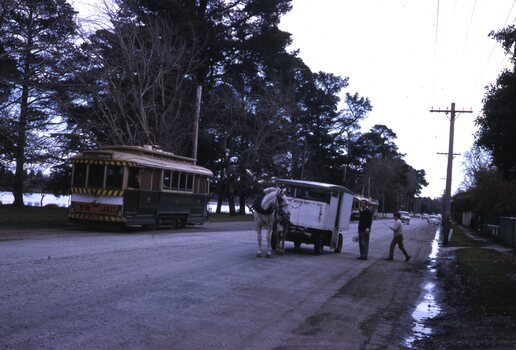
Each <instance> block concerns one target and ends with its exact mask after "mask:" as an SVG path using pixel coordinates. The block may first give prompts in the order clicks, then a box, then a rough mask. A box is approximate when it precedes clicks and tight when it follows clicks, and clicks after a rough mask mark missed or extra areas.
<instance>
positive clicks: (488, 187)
mask: <svg viewBox="0 0 516 350" xmlns="http://www.w3.org/2000/svg"><path fill="white" fill-rule="evenodd" d="M490 36H491V37H492V38H493V39H495V40H496V41H498V42H499V43H501V44H502V46H503V47H504V49H505V51H506V54H507V55H509V57H510V59H511V62H512V64H513V66H512V69H504V70H503V71H502V72H501V73H500V75H499V76H498V78H497V80H496V82H494V83H493V84H491V85H489V86H488V87H486V93H485V95H484V99H483V108H482V113H481V114H480V115H479V116H478V117H477V119H476V124H477V126H478V131H477V134H476V142H475V146H474V147H473V148H472V150H471V151H470V152H469V153H468V154H467V157H466V164H465V165H466V170H467V177H466V181H465V182H464V184H463V189H462V191H461V192H459V193H458V194H457V195H456V196H455V200H454V208H455V211H456V212H457V213H460V212H468V211H470V212H474V213H476V214H477V215H479V217H480V220H479V221H480V222H483V223H491V224H498V219H499V217H500V216H515V215H516V200H515V198H516V155H515V150H516V137H515V136H514V135H516V47H515V44H516V27H515V26H514V25H510V26H508V27H506V28H504V29H502V30H500V31H498V32H494V31H493V32H491V33H490ZM477 223H478V222H475V224H477Z"/></svg>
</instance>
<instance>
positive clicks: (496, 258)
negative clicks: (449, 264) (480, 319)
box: [456, 248, 516, 317]
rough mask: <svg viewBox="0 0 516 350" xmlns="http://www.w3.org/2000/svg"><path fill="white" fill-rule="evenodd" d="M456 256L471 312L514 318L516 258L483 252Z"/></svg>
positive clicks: (462, 252)
mask: <svg viewBox="0 0 516 350" xmlns="http://www.w3.org/2000/svg"><path fill="white" fill-rule="evenodd" d="M456 253H457V263H458V268H459V273H460V275H461V279H462V283H463V284H464V286H465V287H466V288H467V290H468V292H469V298H470V302H469V304H470V305H471V306H472V307H473V308H474V310H475V311H477V312H479V313H482V314H485V313H487V314H497V315H505V316H511V317H516V303H515V296H516V258H515V257H514V256H511V255H507V254H504V253H500V252H497V251H495V250H492V249H484V248H468V249H460V250H458V251H457V252H456Z"/></svg>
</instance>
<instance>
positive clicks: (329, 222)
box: [323, 193, 340, 230]
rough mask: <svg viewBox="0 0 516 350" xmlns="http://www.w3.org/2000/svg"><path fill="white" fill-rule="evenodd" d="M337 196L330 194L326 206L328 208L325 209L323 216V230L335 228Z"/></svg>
mask: <svg viewBox="0 0 516 350" xmlns="http://www.w3.org/2000/svg"><path fill="white" fill-rule="evenodd" d="M339 196H340V194H338V193H337V195H332V196H331V199H330V205H329V206H328V210H327V211H326V215H325V217H324V224H323V225H324V229H325V230H333V229H334V228H335V220H336V217H337V211H338V210H339Z"/></svg>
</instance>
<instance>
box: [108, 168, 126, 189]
mask: <svg viewBox="0 0 516 350" xmlns="http://www.w3.org/2000/svg"><path fill="white" fill-rule="evenodd" d="M123 179H124V168H122V167H121V166H120V165H108V166H107V169H106V188H122V180H123Z"/></svg>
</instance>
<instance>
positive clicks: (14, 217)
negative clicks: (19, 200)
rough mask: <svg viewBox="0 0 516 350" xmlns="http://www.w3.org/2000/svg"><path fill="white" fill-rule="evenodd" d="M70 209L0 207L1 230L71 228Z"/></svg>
mask: <svg viewBox="0 0 516 350" xmlns="http://www.w3.org/2000/svg"><path fill="white" fill-rule="evenodd" d="M67 215H68V208H60V207H43V208H42V207H28V206H27V207H22V208H18V207H13V206H11V205H1V206H0V229H2V228H9V229H25V228H60V227H66V226H69V223H68V218H67Z"/></svg>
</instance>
